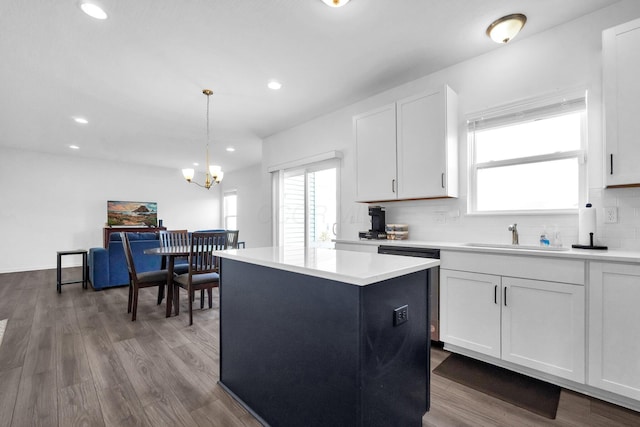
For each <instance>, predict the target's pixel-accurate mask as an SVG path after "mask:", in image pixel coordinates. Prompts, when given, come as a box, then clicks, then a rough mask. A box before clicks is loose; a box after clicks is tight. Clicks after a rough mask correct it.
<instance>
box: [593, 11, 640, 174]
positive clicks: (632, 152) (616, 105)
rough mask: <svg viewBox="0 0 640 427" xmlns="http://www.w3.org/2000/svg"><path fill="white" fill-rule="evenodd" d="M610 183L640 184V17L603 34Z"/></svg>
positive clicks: (605, 114) (606, 154)
mask: <svg viewBox="0 0 640 427" xmlns="http://www.w3.org/2000/svg"><path fill="white" fill-rule="evenodd" d="M602 54H603V91H604V117H605V144H606V150H605V182H606V184H607V186H615V185H632V184H640V168H638V163H640V143H639V140H638V135H640V120H638V117H639V116H640V101H639V99H640V80H638V76H639V75H640V19H637V20H635V21H632V22H629V23H626V24H623V25H619V26H617V27H614V28H610V29H608V30H605V31H604V32H603V33H602Z"/></svg>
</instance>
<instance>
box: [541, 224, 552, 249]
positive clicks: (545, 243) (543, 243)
mask: <svg viewBox="0 0 640 427" xmlns="http://www.w3.org/2000/svg"><path fill="white" fill-rule="evenodd" d="M549 243H550V242H549V234H547V227H544V228H543V229H542V234H540V246H549Z"/></svg>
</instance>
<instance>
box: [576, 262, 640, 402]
mask: <svg viewBox="0 0 640 427" xmlns="http://www.w3.org/2000/svg"><path fill="white" fill-rule="evenodd" d="M589 279H590V280H589V379H588V384H589V385H592V386H594V387H598V388H601V389H604V390H608V391H611V392H614V393H618V394H620V395H623V396H627V397H630V398H632V399H637V400H640V266H639V265H630V264H621V263H605V262H591V263H590V265H589Z"/></svg>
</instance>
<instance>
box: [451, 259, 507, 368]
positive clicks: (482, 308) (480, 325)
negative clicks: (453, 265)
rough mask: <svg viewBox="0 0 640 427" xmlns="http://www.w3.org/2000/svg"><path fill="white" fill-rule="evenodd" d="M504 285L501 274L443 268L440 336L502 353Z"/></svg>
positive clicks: (483, 350)
mask: <svg viewBox="0 0 640 427" xmlns="http://www.w3.org/2000/svg"><path fill="white" fill-rule="evenodd" d="M500 288H501V284H500V277H498V276H493V275H490V274H480V273H469V272H465V271H455V270H445V269H442V268H441V269H440V339H441V340H442V341H443V342H445V343H449V344H453V345H457V346H459V347H463V348H467V349H469V350H473V351H477V352H478V353H482V354H487V355H489V356H494V357H500V295H499V293H500ZM494 296H495V299H494Z"/></svg>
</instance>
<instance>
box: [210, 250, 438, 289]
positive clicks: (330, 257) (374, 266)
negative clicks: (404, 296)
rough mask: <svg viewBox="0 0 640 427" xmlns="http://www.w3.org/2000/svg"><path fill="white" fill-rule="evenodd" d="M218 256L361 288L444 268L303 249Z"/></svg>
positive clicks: (410, 259)
mask: <svg viewBox="0 0 640 427" xmlns="http://www.w3.org/2000/svg"><path fill="white" fill-rule="evenodd" d="M216 255H218V256H219V257H221V258H227V259H233V260H236V261H242V262H247V263H250V264H256V265H261V266H264V267H271V268H276V269H279V270H284V271H291V272H295V273H301V274H306V275H308V276H315V277H320V278H324V279H329V280H335V281H339V282H344V283H349V284H352V285H357V286H366V285H370V284H372V283H377V282H381V281H383V280H387V279H392V278H394V277H398V276H404V275H405V274H409V273H414V272H416V271H421V270H426V269H428V268H431V267H436V266H438V265H440V260H437V259H426V258H413V257H398V256H394V255H378V254H374V253H364V252H355V251H341V250H335V249H312V248H303V247H267V248H250V249H229V250H226V251H220V252H216ZM222 274H224V271H223V273H222Z"/></svg>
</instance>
